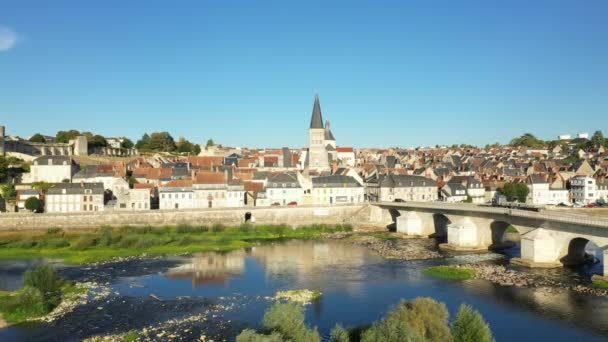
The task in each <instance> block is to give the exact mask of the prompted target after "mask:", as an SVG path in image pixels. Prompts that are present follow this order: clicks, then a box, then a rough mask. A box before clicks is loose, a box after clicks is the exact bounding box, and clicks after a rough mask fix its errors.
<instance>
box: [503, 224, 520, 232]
mask: <svg viewBox="0 0 608 342" xmlns="http://www.w3.org/2000/svg"><path fill="white" fill-rule="evenodd" d="M506 232H507V233H519V231H518V230H517V229H515V227H513V226H511V225H509V226H508V227H507V230H506Z"/></svg>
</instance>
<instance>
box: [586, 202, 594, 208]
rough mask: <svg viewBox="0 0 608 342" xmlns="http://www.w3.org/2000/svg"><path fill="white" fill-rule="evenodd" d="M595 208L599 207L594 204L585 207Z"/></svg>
mask: <svg viewBox="0 0 608 342" xmlns="http://www.w3.org/2000/svg"><path fill="white" fill-rule="evenodd" d="M595 207H597V205H596V204H593V203H589V204H587V205H586V206H585V208H595Z"/></svg>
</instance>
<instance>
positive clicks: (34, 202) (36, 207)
mask: <svg viewBox="0 0 608 342" xmlns="http://www.w3.org/2000/svg"><path fill="white" fill-rule="evenodd" d="M42 208H43V205H42V201H41V200H39V199H37V198H36V197H30V198H28V199H26V200H25V209H27V210H29V211H31V212H33V213H39V212H41V211H42Z"/></svg>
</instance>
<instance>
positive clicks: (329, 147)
mask: <svg viewBox="0 0 608 342" xmlns="http://www.w3.org/2000/svg"><path fill="white" fill-rule="evenodd" d="M304 160H305V162H304V167H309V168H310V169H315V170H319V171H322V170H329V169H330V168H331V163H332V161H334V160H337V150H336V138H334V135H333V134H332V132H331V128H330V126H329V121H326V122H325V124H323V115H322V114H321V104H320V103H319V95H316V96H315V103H314V105H313V107H312V116H311V118H310V126H309V128H308V151H307V153H306V157H305V159H304Z"/></svg>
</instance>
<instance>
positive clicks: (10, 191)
mask: <svg viewBox="0 0 608 342" xmlns="http://www.w3.org/2000/svg"><path fill="white" fill-rule="evenodd" d="M2 197H4V199H5V200H7V201H13V200H15V198H17V190H15V185H14V184H2Z"/></svg>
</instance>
